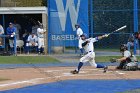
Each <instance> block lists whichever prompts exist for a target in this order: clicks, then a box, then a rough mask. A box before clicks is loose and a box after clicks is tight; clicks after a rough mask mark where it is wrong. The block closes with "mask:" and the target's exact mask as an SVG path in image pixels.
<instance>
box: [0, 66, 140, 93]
mask: <svg viewBox="0 0 140 93" xmlns="http://www.w3.org/2000/svg"><path fill="white" fill-rule="evenodd" d="M74 69H75V67H46V68H37V67H33V68H15V69H1V70H0V72H1V73H0V76H2V77H5V78H8V79H9V80H7V81H2V82H0V90H1V91H2V92H0V93H3V92H5V93H11V92H6V90H9V91H11V89H12V91H13V89H18V88H19V89H22V88H23V89H24V88H26V87H29V86H40V85H41V84H45V85H48V84H50V83H58V82H62V83H61V84H63V81H64V82H67V81H70V80H75V82H76V80H84V81H86V80H96V81H98V80H105V81H111V80H114V81H117V80H138V79H140V72H139V71H119V70H116V69H115V67H114V66H111V67H109V69H108V71H107V72H106V73H103V69H96V68H92V67H90V66H85V67H83V68H82V69H81V71H80V73H79V74H71V73H70V71H72V70H74ZM81 82H82V81H81ZM86 83H87V82H86ZM120 83H121V82H120ZM58 84H59V83H58ZM78 84H79V83H78ZM99 85H100V84H99ZM75 87H76V86H75ZM77 87H78V86H77ZM40 91H41V90H40ZM12 93H24V92H12ZM27 93H28V92H27ZM29 93H38V92H29ZM42 93H47V92H42ZM49 93H50V92H49ZM51 93H55V92H51ZM59 93H63V92H59ZM67 93H68V92H67ZM69 93H70V92H69ZM72 93H73V92H72ZM74 93H77V92H74ZM81 93H82V92H81ZM94 93H96V92H94ZM101 93H102V92H101ZM112 93H113V92H112Z"/></svg>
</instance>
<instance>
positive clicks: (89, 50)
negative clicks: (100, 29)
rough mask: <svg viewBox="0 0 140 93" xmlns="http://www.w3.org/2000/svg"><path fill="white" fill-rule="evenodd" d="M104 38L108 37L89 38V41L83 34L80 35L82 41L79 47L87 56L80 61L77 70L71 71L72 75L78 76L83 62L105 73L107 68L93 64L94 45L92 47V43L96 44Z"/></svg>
mask: <svg viewBox="0 0 140 93" xmlns="http://www.w3.org/2000/svg"><path fill="white" fill-rule="evenodd" d="M104 37H108V35H103V36H98V37H95V38H89V39H88V38H87V37H86V35H85V34H83V35H81V39H82V40H83V41H84V42H83V43H82V44H81V45H82V47H83V48H84V49H85V51H86V52H87V54H86V55H84V56H83V57H82V58H81V59H80V62H79V65H78V67H77V69H76V70H74V71H71V73H72V74H78V73H79V71H80V69H81V67H82V66H83V64H84V63H85V62H89V63H90V64H91V66H94V67H96V68H104V72H106V71H107V66H103V65H99V64H96V63H95V52H94V45H93V43H94V42H97V41H98V40H100V39H102V38H104Z"/></svg>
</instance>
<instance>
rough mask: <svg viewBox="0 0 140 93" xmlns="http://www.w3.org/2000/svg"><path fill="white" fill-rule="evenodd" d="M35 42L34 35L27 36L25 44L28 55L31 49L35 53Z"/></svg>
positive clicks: (35, 37) (36, 44)
mask: <svg viewBox="0 0 140 93" xmlns="http://www.w3.org/2000/svg"><path fill="white" fill-rule="evenodd" d="M37 42H38V40H37V36H36V35H35V34H34V33H32V34H31V35H29V37H28V39H27V43H26V47H27V51H28V52H27V53H28V54H29V51H30V49H31V48H35V49H36V51H37V46H38V43H37Z"/></svg>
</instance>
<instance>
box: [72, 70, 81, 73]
mask: <svg viewBox="0 0 140 93" xmlns="http://www.w3.org/2000/svg"><path fill="white" fill-rule="evenodd" d="M70 73H72V74H78V73H79V72H78V71H77V70H74V71H71V72H70Z"/></svg>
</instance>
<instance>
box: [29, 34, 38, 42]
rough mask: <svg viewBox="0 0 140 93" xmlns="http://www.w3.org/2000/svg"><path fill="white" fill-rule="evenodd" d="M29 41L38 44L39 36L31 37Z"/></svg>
mask: <svg viewBox="0 0 140 93" xmlns="http://www.w3.org/2000/svg"><path fill="white" fill-rule="evenodd" d="M28 41H29V42H37V36H34V37H32V35H29V37H28Z"/></svg>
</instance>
